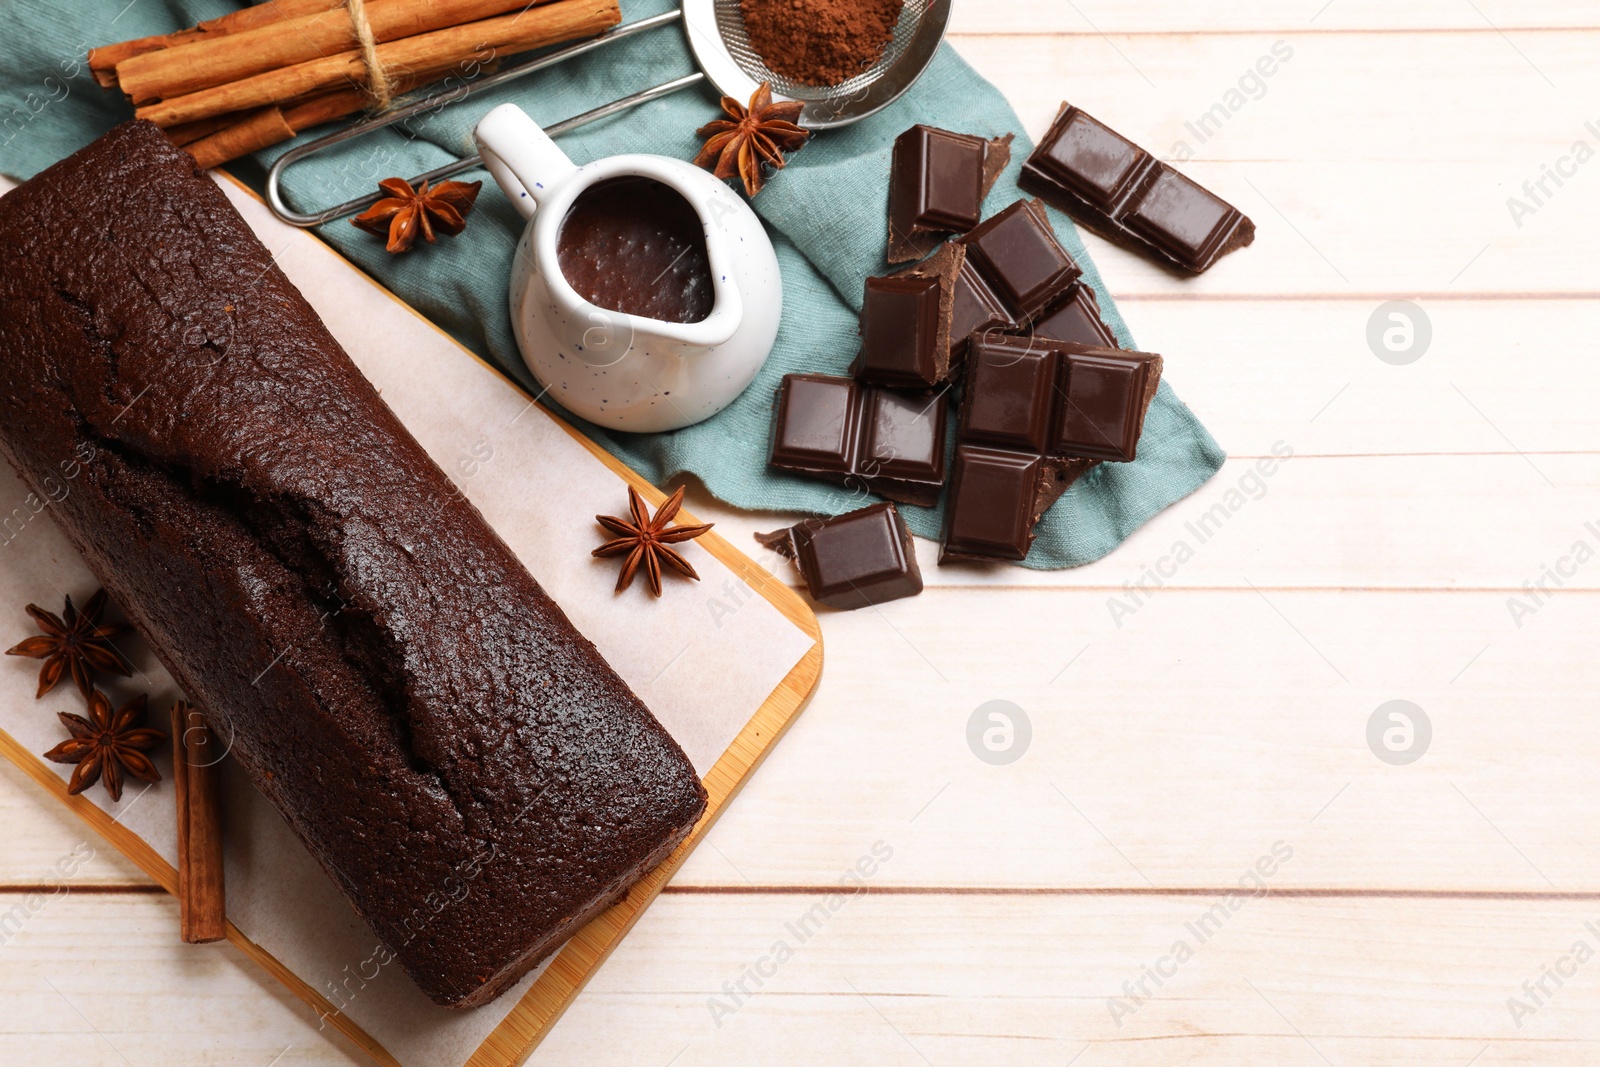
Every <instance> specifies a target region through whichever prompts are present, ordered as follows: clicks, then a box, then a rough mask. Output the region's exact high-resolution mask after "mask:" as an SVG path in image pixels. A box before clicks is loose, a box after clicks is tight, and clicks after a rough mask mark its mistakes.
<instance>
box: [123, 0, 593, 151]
mask: <svg viewBox="0 0 1600 1067" xmlns="http://www.w3.org/2000/svg"><path fill="white" fill-rule="evenodd" d="M621 21H622V12H621V10H620V8H619V7H618V6H617V0H558V2H556V3H550V4H546V5H544V6H541V7H535V8H531V9H529V10H527V11H523V12H520V13H518V14H515V15H501V16H499V17H498V18H492V19H484V20H482V21H480V22H470V23H467V24H466V25H463V26H453V27H451V28H449V29H445V30H436V31H434V32H432V33H423V34H418V35H416V36H415V37H407V38H404V39H402V40H399V41H391V42H389V43H387V44H380V45H378V46H377V55H378V61H379V63H380V64H381V65H382V66H383V67H384V69H385V70H386V71H393V72H396V74H397V75H398V76H404V75H405V73H407V72H410V71H415V70H420V69H426V68H429V67H432V68H434V69H437V68H438V67H439V66H440V65H441V64H444V65H448V64H451V63H454V62H462V61H466V60H468V59H470V58H472V57H475V56H480V57H481V56H482V55H484V54H485V53H487V56H488V58H490V59H494V58H501V57H504V56H507V55H512V54H514V53H517V52H527V51H530V50H532V49H535V48H543V47H545V46H546V45H552V44H558V43H560V42H562V41H571V40H576V39H578V38H580V37H591V36H593V35H595V34H597V33H601V32H603V31H605V30H608V29H610V28H611V27H612V26H615V25H616V24H617V23H619V22H621ZM365 83H366V66H365V63H364V61H363V59H362V56H361V52H360V51H349V52H342V53H340V54H338V55H333V56H328V57H326V58H323V59H316V60H312V61H310V62H306V63H297V64H295V65H294V66H291V67H284V68H281V69H279V70H274V71H269V72H267V73H265V74H257V75H255V76H253V77H249V78H243V79H240V80H239V81H236V82H229V83H227V84H226V85H219V86H216V87H214V88H211V89H202V90H201V91H199V92H197V93H190V94H188V95H186V96H180V97H176V98H174V99H172V100H163V101H161V102H160V103H157V104H150V105H148V106H145V107H142V108H139V109H138V110H137V112H136V114H137V115H138V117H139V118H142V119H149V120H150V121H152V122H154V123H155V124H156V125H158V126H162V127H167V126H176V125H178V124H180V123H186V122H194V121H196V120H198V119H205V118H211V117H212V116H214V115H224V114H227V113H228V112H232V111H248V110H251V109H254V108H258V107H266V106H269V105H273V104H276V103H278V102H279V101H281V100H288V99H292V98H296V97H306V96H310V95H313V94H315V93H317V92H318V91H320V90H327V89H336V88H341V87H343V86H346V85H352V84H353V85H364V84H365Z"/></svg>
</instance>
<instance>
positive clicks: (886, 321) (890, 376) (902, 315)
mask: <svg viewBox="0 0 1600 1067" xmlns="http://www.w3.org/2000/svg"><path fill="white" fill-rule="evenodd" d="M966 258H967V250H966V248H965V247H964V246H963V245H961V244H959V243H957V242H955V241H948V242H946V243H945V244H943V245H941V246H940V248H939V251H937V252H935V253H934V254H933V255H932V256H930V257H929V258H927V259H925V260H923V261H922V262H921V263H917V264H914V265H912V266H910V267H907V268H905V269H904V270H900V271H896V272H895V273H894V274H890V275H888V276H886V277H882V278H868V279H867V283H866V293H865V296H864V297H863V299H862V303H861V353H860V354H859V355H858V356H857V357H856V361H855V364H854V365H853V366H852V367H851V368H850V373H852V374H853V375H855V376H856V377H857V378H860V379H861V380H862V381H867V382H872V383H874V384H876V385H890V386H898V387H901V388H908V389H929V388H932V387H933V386H936V385H938V384H939V383H941V382H943V381H945V380H946V379H948V378H949V377H951V375H952V373H953V370H954V369H956V368H959V366H960V363H959V361H955V362H954V363H953V362H952V356H951V343H950V342H951V337H950V335H951V329H952V326H951V323H952V318H953V316H954V314H955V305H956V285H957V279H958V278H959V277H960V273H961V269H962V267H963V266H964V265H965V264H966Z"/></svg>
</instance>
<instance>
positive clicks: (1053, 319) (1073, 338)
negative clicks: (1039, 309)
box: [1032, 282, 1122, 348]
mask: <svg viewBox="0 0 1600 1067" xmlns="http://www.w3.org/2000/svg"><path fill="white" fill-rule="evenodd" d="M1032 332H1033V333H1035V334H1037V335H1039V336H1040V337H1049V338H1051V339H1053V340H1056V341H1069V342H1072V343H1075V344H1083V345H1097V346H1099V347H1101V348H1120V347H1122V346H1121V345H1119V344H1118V343H1117V335H1116V334H1114V333H1112V332H1111V327H1109V326H1107V325H1106V324H1105V320H1104V319H1102V318H1101V317H1100V302H1099V301H1098V300H1096V299H1095V295H1094V290H1093V289H1091V288H1089V287H1088V286H1087V285H1085V284H1084V283H1083V282H1076V283H1074V284H1073V286H1072V288H1070V289H1068V290H1067V291H1066V292H1065V293H1063V294H1062V295H1061V296H1060V297H1059V298H1058V299H1057V300H1056V301H1055V303H1053V304H1051V305H1050V306H1049V307H1048V308H1046V309H1045V310H1044V312H1043V313H1042V314H1040V316H1039V319H1038V321H1037V322H1035V323H1034V324H1033V326H1032Z"/></svg>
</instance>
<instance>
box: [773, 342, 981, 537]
mask: <svg viewBox="0 0 1600 1067" xmlns="http://www.w3.org/2000/svg"><path fill="white" fill-rule="evenodd" d="M949 419H950V400H949V396H948V394H947V393H945V392H940V393H932V392H918V393H902V392H897V391H895V390H892V389H884V388H881V387H879V386H874V385H869V384H867V383H866V382H858V381H856V380H855V379H853V378H837V377H832V376H829V375H825V374H786V375H784V377H783V382H782V384H780V385H779V386H778V394H777V414H776V415H775V416H774V418H773V431H772V450H771V453H770V454H769V456H768V460H767V462H768V463H769V464H770V465H771V466H773V467H776V468H778V469H779V470H786V471H792V472H794V473H796V474H808V475H811V476H813V477H816V478H823V479H825V480H827V481H832V482H842V483H844V484H846V485H852V484H855V485H860V486H862V487H864V488H865V489H867V490H869V491H870V492H874V493H877V494H878V495H880V496H883V497H887V498H888V499H890V500H898V501H901V502H903V503H907V504H918V505H921V506H923V507H932V506H933V505H934V504H936V503H938V500H939V490H940V489H941V488H942V487H943V485H944V478H945V431H946V427H947V426H948V425H949Z"/></svg>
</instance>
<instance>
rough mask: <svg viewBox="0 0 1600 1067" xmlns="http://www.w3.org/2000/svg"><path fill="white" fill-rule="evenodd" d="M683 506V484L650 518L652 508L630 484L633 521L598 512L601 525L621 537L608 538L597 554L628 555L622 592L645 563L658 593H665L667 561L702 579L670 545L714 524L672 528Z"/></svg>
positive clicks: (619, 586) (619, 585)
mask: <svg viewBox="0 0 1600 1067" xmlns="http://www.w3.org/2000/svg"><path fill="white" fill-rule="evenodd" d="M681 507H683V487H682V486H679V487H678V491H677V492H676V493H673V494H672V495H671V496H670V497H668V498H667V502H666V503H665V504H662V505H661V510H660V511H658V512H656V514H655V518H651V517H650V508H649V505H647V504H646V503H645V502H644V497H642V496H640V495H639V493H638V491H637V490H635V489H634V488H633V486H631V485H630V486H628V510H629V511H631V512H632V513H633V521H631V522H630V521H628V520H627V519H620V518H618V517H617V516H615V515H596V516H595V517H594V520H595V521H596V522H598V523H599V524H600V525H601V526H604V527H605V528H606V529H608V530H610V531H611V532H612V533H614V534H617V535H618V536H617V537H616V538H614V539H613V540H610V541H607V542H606V543H605V544H603V545H601V546H600V547H599V548H597V549H595V550H594V555H596V556H622V555H626V556H627V557H628V558H627V559H625V560H623V561H622V573H621V574H619V575H617V592H619V593H620V592H622V591H623V590H624V589H626V588H628V586H629V585H631V584H632V583H633V576H634V574H636V573H637V572H638V570H639V565H640V564H641V563H642V564H644V574H645V577H646V578H647V579H649V581H650V591H651V592H652V593H654V594H655V595H656V596H660V595H661V565H662V564H663V563H665V564H666V565H667V566H669V567H671V568H672V569H673V570H675V571H677V572H678V573H679V574H682V575H685V576H686V577H689V578H693V579H694V580H695V581H697V582H698V581H699V580H700V576H699V575H698V574H696V573H695V572H694V567H692V566H690V564H689V561H688V560H686V559H684V558H683V557H682V556H680V555H679V554H678V552H677V550H675V549H673V548H670V547H668V546H670V545H675V544H678V543H679V542H682V541H689V540H693V539H694V538H696V537H699V536H700V535H701V534H703V533H705V532H706V531H707V530H709V529H711V527H712V525H713V524H712V523H709V522H708V523H703V524H702V525H699V526H674V527H672V528H671V529H670V530H669V529H668V528H667V523H669V522H671V521H672V519H673V516H675V515H677V514H678V509H679V508H681Z"/></svg>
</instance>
